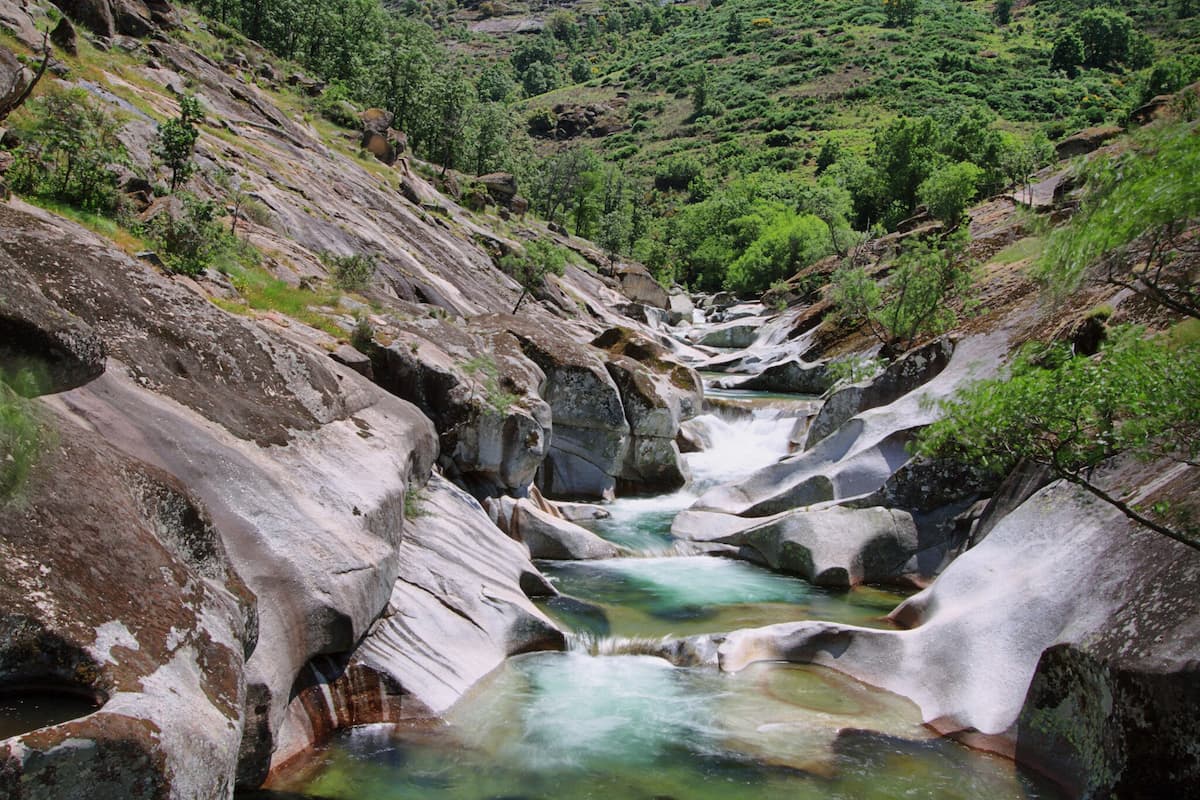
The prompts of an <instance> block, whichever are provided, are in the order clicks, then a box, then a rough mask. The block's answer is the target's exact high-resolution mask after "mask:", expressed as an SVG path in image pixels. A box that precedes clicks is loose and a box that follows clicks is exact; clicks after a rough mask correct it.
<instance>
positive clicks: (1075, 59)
mask: <svg viewBox="0 0 1200 800" xmlns="http://www.w3.org/2000/svg"><path fill="white" fill-rule="evenodd" d="M1082 64H1083V39H1081V38H1080V36H1079V32H1078V31H1076V30H1075V29H1074V28H1068V29H1067V30H1065V31H1063V32H1062V33H1060V34H1059V35H1058V38H1057V39H1055V40H1054V49H1053V50H1051V51H1050V68H1051V69H1060V70H1062V71H1063V72H1065V73H1067V77H1070V78H1074V77H1075V76H1076V75H1077V74H1078V73H1079V67H1080V65H1082Z"/></svg>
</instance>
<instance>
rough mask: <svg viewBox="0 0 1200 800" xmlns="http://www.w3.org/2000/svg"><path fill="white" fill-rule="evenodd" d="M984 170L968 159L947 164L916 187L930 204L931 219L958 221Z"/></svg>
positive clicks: (948, 222)
mask: <svg viewBox="0 0 1200 800" xmlns="http://www.w3.org/2000/svg"><path fill="white" fill-rule="evenodd" d="M982 178H983V170H981V169H980V168H979V167H977V166H975V165H974V164H972V163H970V162H968V161H960V162H959V163H957V164H947V165H945V166H943V167H939V168H938V169H936V170H934V172H933V174H932V175H930V176H929V177H928V178H926V179H925V180H924V181H922V182H921V185H920V186H919V187H917V197H918V198H919V199H920V201H921V202H922V203H924V204H925V205H926V206H927V207H928V208H929V213H930V214H931V215H933V217H934V219H938V220H941V221H942V222H944V223H946V224H947V225H957V224H958V222H959V220H961V219H962V216H963V214H964V213H965V212H966V210H967V204H968V203H970V202H971V200H973V199H974V198H975V194H976V192H977V191H978V186H979V182H980V180H981V179H982Z"/></svg>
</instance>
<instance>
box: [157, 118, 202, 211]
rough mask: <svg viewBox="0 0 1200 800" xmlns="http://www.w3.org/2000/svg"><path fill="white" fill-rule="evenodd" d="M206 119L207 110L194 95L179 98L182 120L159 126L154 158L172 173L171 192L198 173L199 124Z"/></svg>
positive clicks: (170, 121) (178, 119)
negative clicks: (195, 158)
mask: <svg viewBox="0 0 1200 800" xmlns="http://www.w3.org/2000/svg"><path fill="white" fill-rule="evenodd" d="M203 119H204V110H203V109H202V108H201V107H200V101H199V100H198V99H197V98H196V96H195V95H190V94H189V95H184V96H183V97H180V98H179V116H177V117H175V118H173V119H169V120H167V121H166V122H164V123H162V124H161V125H159V126H158V140H157V141H156V142H155V144H154V155H155V156H157V157H158V158H159V160H161V161H162V163H163V165H164V166H165V167H166V168H167V169H169V170H170V171H171V192H172V193H174V192H175V190H176V189H178V188H179V187H180V186H182V185H183V184H184V183H186V182H187V180H188V178H190V177H192V174H193V173H194V172H195V171H196V164H195V162H194V161H193V160H192V154H193V152H194V151H195V149H196V140H197V139H199V138H200V129H199V128H197V127H196V124H197V123H198V122H200V121H202V120H203Z"/></svg>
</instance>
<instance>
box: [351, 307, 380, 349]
mask: <svg viewBox="0 0 1200 800" xmlns="http://www.w3.org/2000/svg"><path fill="white" fill-rule="evenodd" d="M356 320H357V321H356V322H355V323H354V330H352V331H350V346H351V347H353V348H354V349H355V350H357V351H358V352H360V353H365V354H367V355H370V353H371V346H372V345H373V344H374V343H375V328H374V327H373V326H372V325H371V321H370V320H369V319H367V316H366V315H365V314H358V315H357V317H356Z"/></svg>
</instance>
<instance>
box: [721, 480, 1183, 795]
mask: <svg viewBox="0 0 1200 800" xmlns="http://www.w3.org/2000/svg"><path fill="white" fill-rule="evenodd" d="M1094 478H1095V479H1097V480H1102V485H1106V486H1110V487H1111V486H1120V487H1123V488H1130V487H1132V488H1133V491H1134V492H1135V493H1137V492H1145V491H1147V487H1155V489H1157V490H1163V491H1170V489H1171V487H1172V486H1174V487H1175V488H1176V489H1177V490H1180V491H1188V490H1194V484H1192V483H1189V482H1188V478H1189V476H1188V475H1187V474H1186V471H1185V470H1182V469H1180V468H1179V467H1178V466H1174V467H1172V466H1168V465H1164V464H1158V465H1151V466H1148V467H1147V466H1142V465H1126V466H1125V467H1123V468H1122V469H1121V470H1120V471H1118V472H1116V473H1115V474H1112V475H1105V476H1101V475H1099V474H1097V475H1095V476H1094ZM1164 487H1165V488H1164ZM1143 496H1144V495H1143ZM892 617H893V618H894V619H895V620H896V621H897V622H898V623H899V624H901V625H903V626H905V627H907V628H909V629H908V630H902V631H881V630H868V629H864V628H857V627H854V626H849V625H838V624H832V623H825V622H801V623H788V624H784V625H776V626H771V627H769V628H762V629H756V630H746V631H738V632H735V633H733V634H730V635H728V636H727V637H726V639H725V641H724V643H723V644H721V646H720V655H719V661H720V664H721V666H722V667H723V668H724V669H729V670H737V669H740V668H742V667H743V666H745V665H746V664H748V663H750V662H752V661H757V660H779V659H784V660H790V661H803V662H812V663H817V664H822V665H825V666H829V667H832V668H835V669H838V670H841V671H843V672H846V673H849V674H850V675H853V676H855V677H857V678H859V679H860V680H863V681H866V682H867V683H871V684H873V685H876V686H880V687H882V688H885V689H889V690H891V691H893V692H897V693H899V694H902V695H905V696H907V697H909V698H911V699H912V700H914V701H915V702H916V703H917V704H918V705H919V706H920V708H921V712H922V715H923V717H924V719H925V721H926V722H928V723H929V724H931V725H932V726H934V727H935V728H936V729H937V730H939V731H941V732H943V733H948V734H955V735H957V736H960V737H962V738H963V739H964V740H965V741H967V742H970V743H975V744H979V745H982V746H986V747H988V748H989V749H995V750H998V751H1000V752H1005V753H1008V754H1010V755H1015V756H1016V757H1017V758H1018V759H1019V760H1021V761H1022V762H1025V763H1029V764H1033V765H1035V766H1037V767H1039V768H1040V769H1043V770H1045V771H1047V772H1048V773H1049V774H1051V775H1052V776H1054V777H1055V778H1057V779H1058V780H1059V781H1061V782H1062V783H1064V785H1066V786H1067V787H1068V789H1069V791H1070V793H1071V795H1072V796H1087V797H1098V796H1109V795H1115V796H1122V797H1124V796H1130V797H1171V796H1181V795H1182V794H1186V793H1187V792H1188V791H1189V790H1190V787H1194V786H1195V785H1197V781H1198V780H1200V757H1198V755H1197V754H1198V753H1200V746H1198V743H1200V731H1198V729H1197V725H1196V720H1197V719H1200V694H1198V693H1197V691H1196V661H1195V654H1196V652H1198V649H1200V552H1197V551H1196V550H1195V549H1193V548H1190V547H1187V546H1185V545H1182V544H1179V543H1177V542H1174V541H1172V540H1170V539H1168V538H1166V537H1164V536H1161V535H1159V534H1157V533H1155V532H1153V531H1149V530H1147V529H1144V528H1141V527H1139V526H1138V525H1136V524H1135V523H1133V522H1132V521H1130V520H1129V519H1128V518H1126V517H1124V516H1123V515H1122V514H1121V513H1120V512H1119V511H1117V510H1116V509H1114V508H1113V507H1112V506H1110V505H1108V504H1106V503H1102V502H1100V501H1099V500H1097V499H1096V498H1095V497H1093V496H1092V495H1090V494H1088V493H1087V492H1085V491H1084V490H1082V489H1079V488H1076V487H1073V486H1071V485H1069V484H1066V483H1061V482H1060V483H1055V484H1051V485H1050V486H1047V487H1045V488H1043V489H1041V490H1040V491H1038V492H1036V493H1035V494H1034V495H1033V496H1032V497H1030V498H1029V499H1028V500H1026V501H1025V502H1024V503H1022V504H1021V505H1020V506H1019V507H1018V508H1017V509H1016V510H1015V511H1013V512H1012V513H1010V514H1008V515H1007V516H1005V517H1004V518H1003V519H1001V520H1000V521H999V522H998V523H997V524H996V525H995V527H994V528H993V529H992V531H991V532H990V533H989V534H988V536H987V538H986V539H984V540H983V541H982V542H981V543H980V544H978V545H977V546H975V547H974V548H973V549H971V550H968V551H967V552H966V553H964V554H962V555H960V556H959V557H958V558H957V559H956V560H954V561H953V562H952V563H951V564H950V565H949V567H948V568H947V569H946V570H945V571H944V572H943V573H942V574H941V575H940V576H939V577H938V578H937V580H936V581H935V582H934V583H933V585H932V586H930V587H929V588H928V589H926V590H925V591H924V592H921V593H920V594H918V595H915V596H914V597H912V598H910V599H909V600H907V601H906V602H905V603H904V604H902V605H901V606H900V607H899V608H897V609H896V611H894V612H893V614H892Z"/></svg>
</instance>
